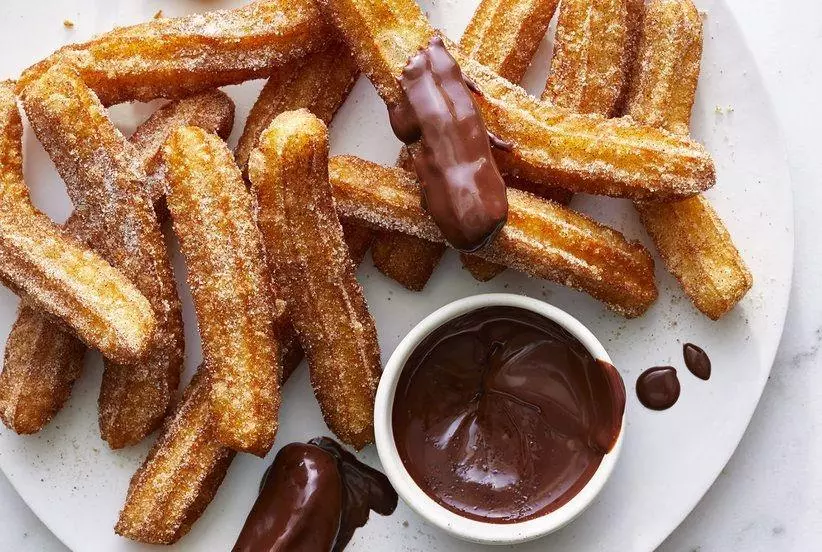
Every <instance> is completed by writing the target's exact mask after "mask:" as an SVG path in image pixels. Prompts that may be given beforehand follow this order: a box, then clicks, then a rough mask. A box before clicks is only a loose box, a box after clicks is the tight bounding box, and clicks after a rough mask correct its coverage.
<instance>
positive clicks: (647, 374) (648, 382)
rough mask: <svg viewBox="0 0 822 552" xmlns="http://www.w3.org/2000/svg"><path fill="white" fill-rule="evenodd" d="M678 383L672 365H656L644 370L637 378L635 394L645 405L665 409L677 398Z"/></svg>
mask: <svg viewBox="0 0 822 552" xmlns="http://www.w3.org/2000/svg"><path fill="white" fill-rule="evenodd" d="M679 392H680V385H679V378H678V377H677V375H676V368H674V367H673V366H657V367H655V368H649V369H648V370H645V371H644V372H643V373H642V374H641V375H640V376H639V378H638V379H637V382H636V394H637V397H638V398H639V402H641V403H642V404H643V405H645V407H647V408H650V409H651V410H667V409H669V408H671V407H672V406H673V405H674V404H676V401H677V399H679Z"/></svg>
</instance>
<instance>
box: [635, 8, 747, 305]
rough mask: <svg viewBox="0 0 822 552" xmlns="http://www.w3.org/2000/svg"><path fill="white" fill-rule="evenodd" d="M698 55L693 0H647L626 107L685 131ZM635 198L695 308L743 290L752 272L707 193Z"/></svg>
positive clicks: (726, 301)
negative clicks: (667, 199)
mask: <svg viewBox="0 0 822 552" xmlns="http://www.w3.org/2000/svg"><path fill="white" fill-rule="evenodd" d="M701 56H702V20H701V18H700V17H699V13H698V12H697V10H696V8H695V7H694V5H693V4H692V3H691V1H690V0H651V2H650V3H648V5H647V7H646V14H645V22H644V25H643V36H642V42H641V45H640V51H639V64H638V73H637V74H636V77H635V79H634V84H633V87H632V92H631V97H630V101H629V104H628V112H629V113H630V115H631V116H632V117H634V118H635V119H636V120H638V121H642V122H646V123H649V124H653V125H658V126H661V127H663V128H666V129H669V130H671V131H672V132H677V133H687V132H688V126H689V122H690V118H691V108H692V106H693V103H694V97H695V94H696V86H697V81H698V80H699V62H700V58H701ZM635 205H636V208H637V210H638V211H639V215H640V219H641V220H642V223H643V225H644V226H645V229H646V230H647V231H648V234H650V236H651V239H652V240H653V242H654V244H655V245H656V247H657V249H658V250H659V254H660V256H661V257H662V259H663V260H664V261H665V265H666V267H667V268H668V270H669V271H670V272H671V274H673V275H674V276H675V277H676V279H677V280H679V282H680V284H681V285H682V288H683V289H684V290H685V293H686V294H687V295H688V297H689V298H690V299H691V301H693V303H694V306H696V308H697V309H699V310H700V311H702V312H703V313H704V314H705V315H706V316H708V317H709V318H711V319H713V320H716V319H718V318H720V317H721V316H722V315H723V314H725V313H727V312H728V311H729V310H731V309H732V308H733V307H734V306H735V305H736V304H737V303H738V302H739V300H740V299H742V297H744V296H745V294H746V293H747V292H748V290H749V289H750V288H751V285H752V284H753V277H752V276H751V273H750V270H748V267H747V266H746V265H745V261H744V260H743V259H742V257H741V255H740V254H739V251H738V250H737V248H736V246H734V244H733V241H732V239H731V236H730V234H729V233H728V230H727V229H726V227H725V224H724V223H723V222H722V220H721V219H720V218H719V216H718V215H717V213H716V211H715V210H714V208H713V207H712V206H711V204H710V202H709V201H708V200H707V199H706V198H705V197H703V196H701V195H699V196H695V197H692V198H689V199H686V200H684V201H677V202H672V203H661V204H650V203H636V204H635Z"/></svg>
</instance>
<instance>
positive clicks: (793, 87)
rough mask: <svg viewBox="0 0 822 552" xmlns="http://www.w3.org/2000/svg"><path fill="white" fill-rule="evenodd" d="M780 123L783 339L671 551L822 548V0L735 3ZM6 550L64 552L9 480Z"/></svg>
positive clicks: (1, 528)
mask: <svg viewBox="0 0 822 552" xmlns="http://www.w3.org/2000/svg"><path fill="white" fill-rule="evenodd" d="M728 3H729V4H730V6H731V8H732V9H733V11H734V13H735V15H736V17H737V19H738V20H739V24H740V26H741V27H742V29H743V31H744V33H745V36H746V38H747V39H748V43H749V46H750V48H751V50H752V51H753V53H754V55H755V57H756V59H757V61H758V62H759V65H760V68H761V71H762V74H763V76H764V78H765V82H766V84H767V86H768V89H769V91H770V93H771V96H772V98H773V102H774V105H775V108H776V112H777V114H778V115H779V118H780V121H781V123H782V129H783V135H784V140H785V144H786V147H787V150H788V156H789V162H790V167H791V174H792V177H793V187H794V200H795V214H796V265H795V271H794V282H793V293H792V297H791V304H790V309H789V312H788V320H787V324H786V326H785V334H784V336H783V338H782V343H781V346H780V349H779V353H778V355H777V358H776V363H775V365H774V368H773V372H772V374H771V378H770V381H769V383H768V386H767V387H766V389H765V393H764V395H763V397H762V401H761V403H760V404H759V407H758V408H757V411H756V414H755V415H754V418H753V421H752V422H751V425H750V427H749V428H748V431H747V433H746V434H745V437H744V438H743V440H742V443H741V445H740V446H739V448H738V450H737V451H736V453H735V454H734V456H733V458H732V459H731V461H730V463H729V464H728V465H727V467H726V468H725V470H724V471H723V472H722V475H721V476H720V477H719V479H718V480H717V482H716V484H715V485H714V486H713V488H711V490H710V491H709V492H708V494H707V495H706V496H705V498H704V499H703V500H702V501H701V502H700V504H699V505H698V506H697V507H696V509H695V510H694V511H693V512H692V513H691V515H690V516H689V517H688V518H687V519H686V521H685V522H684V523H683V524H682V525H681V526H680V527H679V528H678V529H677V530H676V531H675V532H674V533H673V534H672V535H671V537H670V538H669V539H668V540H667V541H666V542H665V543H664V544H663V545H662V547H661V548H660V550H661V551H664V552H680V551H682V552H694V551H699V552H714V551H716V552H720V551H721V552H730V551H746V552H747V551H759V550H762V551H765V550H767V551H777V550H778V551H783V550H803V551H804V550H819V549H820V548H822V544H820V542H822V523H820V520H821V519H822V467H820V460H822V437H820V435H819V431H820V429H822V425H821V424H822V378H820V377H819V375H818V373H817V372H818V369H817V368H818V366H819V364H820V359H821V358H822V354H821V353H820V347H822V294H820V288H819V284H820V280H822V278H821V277H822V231H820V228H822V220H821V219H822V163H820V159H822V156H820V153H819V150H820V149H822V140H820V136H821V135H822V71H820V69H819V67H820V62H819V60H818V57H819V55H820V54H822V4H820V3H819V2H815V1H812V0H788V1H786V2H776V1H773V0H728ZM0 550H2V551H6V550H9V551H10V550H16V551H42V552H66V550H67V549H66V548H65V547H64V546H63V545H62V544H61V543H60V542H59V541H58V540H57V539H56V538H55V537H54V536H53V535H52V534H51V533H50V532H49V530H48V529H47V528H46V527H45V526H44V525H43V524H42V523H41V522H40V521H39V520H38V519H37V518H36V517H35V516H34V515H33V514H32V512H31V511H30V510H29V509H28V507H27V506H26V505H25V503H24V502H23V501H22V500H21V499H20V497H19V496H18V495H17V494H16V493H15V491H14V489H13V488H12V487H11V485H10V484H9V483H8V481H7V480H6V478H5V477H4V476H3V475H2V474H0Z"/></svg>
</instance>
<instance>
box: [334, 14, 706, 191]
mask: <svg viewBox="0 0 822 552" xmlns="http://www.w3.org/2000/svg"><path fill="white" fill-rule="evenodd" d="M319 4H320V5H321V6H322V8H323V10H324V11H325V13H326V14H327V15H328V17H329V18H330V20H331V21H333V23H334V25H335V26H336V27H337V28H338V30H339V31H340V32H341V34H342V35H343V36H344V38H345V40H346V42H347V43H348V46H349V47H350V48H351V51H352V53H353V55H354V58H355V59H356V60H357V62H358V64H359V66H360V68H361V69H362V70H363V72H364V73H366V74H367V75H368V76H369V78H370V79H371V80H372V82H373V83H374V84H375V86H376V88H377V91H378V92H379V93H380V95H381V96H382V98H383V100H384V101H385V102H386V104H387V105H388V106H390V107H391V108H394V107H395V106H397V105H400V104H401V103H402V102H403V101H404V100H405V93H404V91H403V89H402V87H401V86H400V83H399V81H398V79H399V77H400V76H401V75H402V72H403V70H404V68H405V66H406V65H407V63H408V60H409V59H410V58H411V57H412V56H414V55H415V54H416V53H417V52H419V51H420V50H422V49H424V48H426V47H427V45H428V44H429V42H430V40H431V38H432V37H433V36H434V30H433V29H432V28H431V26H430V24H429V23H428V21H427V19H426V18H425V16H424V15H423V13H422V11H421V10H420V8H419V6H418V5H417V4H416V3H415V2H414V1H413V0H376V1H373V2H357V1H356V0H320V1H319ZM385 36H391V37H392V40H390V41H387V40H384V39H382V37H385ZM449 51H450V52H451V54H452V55H453V56H454V57H455V59H456V60H457V61H458V62H459V63H460V65H461V67H462V71H463V73H464V74H465V75H466V76H467V77H468V78H469V79H470V80H471V82H472V83H473V84H474V85H475V87H476V89H477V91H478V92H477V93H476V94H475V95H474V100H475V102H476V105H477V106H478V108H479V111H480V115H481V116H482V118H483V119H484V121H485V125H486V127H487V129H488V130H489V131H490V132H491V133H492V134H494V135H495V136H496V137H498V138H499V139H500V140H502V141H503V142H505V143H507V144H509V145H510V151H503V150H500V149H498V150H497V155H496V158H497V161H498V163H499V164H500V168H502V169H504V170H506V171H508V172H511V173H514V174H516V175H518V176H521V177H524V178H528V179H529V180H532V181H533V182H535V183H538V184H543V185H548V186H561V187H564V188H567V189H569V190H571V191H574V192H588V193H594V194H600V195H611V196H617V197H628V198H632V199H642V200H652V201H664V200H673V199H677V198H684V197H689V196H691V195H694V194H696V193H698V192H700V191H702V190H705V189H707V188H709V187H710V186H712V185H713V184H714V181H715V174H714V165H713V161H712V160H711V158H710V156H709V155H708V153H707V152H706V151H705V149H704V148H703V147H702V146H700V145H699V144H697V143H695V142H693V141H692V140H690V139H688V138H686V137H681V136H675V135H673V134H670V133H667V132H664V131H660V130H658V129H653V128H650V127H647V126H642V125H637V124H635V123H634V122H633V121H631V120H630V119H627V118H623V119H604V118H602V117H597V116H592V115H578V114H575V113H571V112H569V111H567V110H564V109H562V108H558V107H554V106H551V105H548V104H546V103H543V102H538V101H536V100H534V99H533V98H530V97H529V96H528V95H527V94H526V93H525V91H524V90H522V89H521V88H519V87H518V86H516V85H513V84H511V83H509V82H508V81H506V80H505V79H502V78H501V77H499V76H497V75H495V74H494V73H493V72H492V71H491V70H490V69H488V68H487V67H484V66H483V65H481V64H480V63H478V62H476V61H473V60H470V59H467V58H465V56H462V55H461V54H459V52H458V50H457V49H456V48H451V47H449ZM503 149H509V148H503Z"/></svg>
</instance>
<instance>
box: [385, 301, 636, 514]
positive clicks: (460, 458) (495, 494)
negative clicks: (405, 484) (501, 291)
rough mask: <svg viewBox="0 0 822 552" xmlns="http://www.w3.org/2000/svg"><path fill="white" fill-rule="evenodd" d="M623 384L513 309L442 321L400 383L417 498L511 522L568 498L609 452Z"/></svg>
mask: <svg viewBox="0 0 822 552" xmlns="http://www.w3.org/2000/svg"><path fill="white" fill-rule="evenodd" d="M624 409H625V386H624V384H623V382H622V378H621V377H620V375H619V373H618V372H617V371H616V369H615V368H614V367H613V366H611V365H610V364H607V363H605V362H602V361H598V360H596V359H594V357H593V356H592V355H591V354H590V353H589V352H588V350H587V349H586V348H585V347H584V346H583V345H582V343H580V342H579V340H577V339H576V338H575V337H573V336H572V335H571V334H569V333H568V332H567V331H565V330H564V329H563V328H562V327H561V326H559V325H558V324H556V323H554V322H552V321H551V320H548V319H547V318H545V317H543V316H541V315H539V314H536V313H534V312H531V311H528V310H525V309H521V308H517V307H506V306H497V307H486V308H482V309H478V310H475V311H473V312H470V313H467V314H464V315H462V316H459V317H457V318H455V319H453V320H451V321H449V322H446V323H445V324H443V325H442V326H440V327H439V328H437V329H436V330H434V331H433V332H432V333H431V334H430V335H429V336H428V337H426V338H425V339H424V340H423V341H422V342H421V343H420V344H419V345H418V346H417V348H416V349H415V350H414V352H413V353H412V354H411V355H410V357H409V358H408V361H407V362H406V364H405V367H404V369H403V372H402V374H401V376H400V379H399V382H398V385H397V391H396V396H395V399H394V406H393V417H392V418H393V419H392V424H393V431H394V439H395V441H396V444H397V449H398V451H399V455H400V458H401V459H402V462H403V464H404V465H405V468H406V469H407V470H408V472H409V474H410V475H411V477H412V478H413V479H414V481H415V482H416V483H417V485H419V486H420V488H421V489H422V490H423V491H424V492H425V493H426V494H428V495H429V496H430V497H431V498H433V499H434V500H435V501H437V502H438V503H440V504H441V505H442V506H444V507H445V508H447V509H449V510H451V511H452V512H455V513H457V514H459V515H462V516H464V517H468V518H471V519H476V520H480V521H486V522H493V523H514V522H519V521H524V520H527V519H531V518H534V517H538V516H540V515H542V514H545V513H547V512H550V511H553V510H555V509H557V508H559V507H560V506H562V505H563V504H565V503H566V502H568V501H569V500H570V499H571V498H573V497H574V496H575V495H576V494H577V493H578V492H579V491H580V490H581V489H582V488H583V487H584V486H585V484H586V483H588V481H589V480H590V479H591V477H592V476H593V475H594V473H595V472H596V470H597V468H598V467H599V465H600V463H601V461H602V458H603V456H604V455H605V454H606V453H607V452H609V451H610V450H611V449H612V448H613V446H614V445H615V443H616V440H617V438H618V436H619V433H620V429H621V427H622V416H623V412H624Z"/></svg>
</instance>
